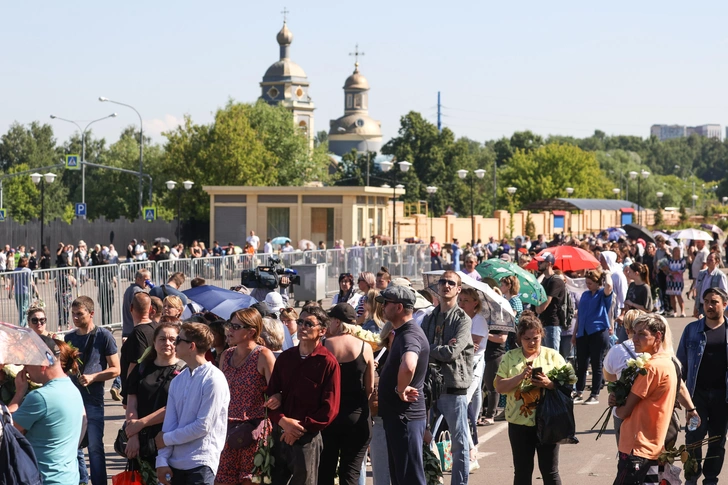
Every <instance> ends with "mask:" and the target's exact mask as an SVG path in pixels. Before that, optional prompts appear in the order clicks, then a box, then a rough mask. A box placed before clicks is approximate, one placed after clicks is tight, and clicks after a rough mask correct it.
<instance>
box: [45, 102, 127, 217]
mask: <svg viewBox="0 0 728 485" xmlns="http://www.w3.org/2000/svg"><path fill="white" fill-rule="evenodd" d="M116 116H117V114H116V113H111V114H110V115H109V116H104V117H103V118H99V119H97V120H93V121H91V122H90V123H89V124H88V125H86V128H84V129H83V130H82V129H81V125H79V124H78V123H77V122H75V121H73V120H67V119H66V118H61V117H60V116H56V115H51V119H52V120H61V121H65V122H67V123H73V124H74V125H76V127H77V128H78V131H80V132H81V202H82V203H84V204H85V203H86V133H87V132H88V129H89V127H90V126H91V125H93V124H94V123H96V122H97V121H103V120H105V119H108V118H116ZM83 218H84V219H86V216H83Z"/></svg>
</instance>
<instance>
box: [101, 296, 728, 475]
mask: <svg viewBox="0 0 728 485" xmlns="http://www.w3.org/2000/svg"><path fill="white" fill-rule="evenodd" d="M686 306H687V308H686V313H688V314H691V313H692V301H690V300H688V301H686ZM691 321H692V320H691V319H689V318H669V319H668V322H669V324H670V328H671V330H672V333H673V341H674V344H675V347H677V344H678V342H679V341H680V336H681V335H682V331H683V329H684V328H685V326H686V325H687V324H688V323H690V322H691ZM109 385H110V384H109ZM109 385H107V387H108V386H109ZM606 407H607V393H606V390H603V391H602V393H601V394H600V399H599V404H597V405H590V406H587V405H576V406H575V408H574V412H575V417H576V427H577V433H576V434H577V437H578V438H579V440H580V443H579V444H577V445H562V446H561V452H560V460H559V469H560V472H561V479H562V482H563V483H564V484H565V485H571V484H580V485H581V484H584V485H592V484H593V485H608V484H611V483H612V482H613V480H614V477H615V475H616V471H617V464H616V454H617V445H616V442H615V437H614V432H613V431H612V429H611V424H610V429H608V430H607V432H605V434H604V435H603V436H602V437H601V438H600V439H599V440H598V441H596V440H595V437H596V431H590V428H591V427H592V426H593V425H594V423H596V422H597V420H598V419H599V416H600V415H601V414H602V412H603V411H604V409H605V408H606ZM123 413H124V410H123V408H122V407H121V404H120V403H118V402H115V401H112V400H111V397H110V396H109V395H108V393H107V400H106V428H105V438H104V442H105V445H106V451H107V466H108V472H109V483H111V477H112V476H114V475H115V474H116V473H119V472H121V471H123V470H124V466H125V463H126V462H125V460H123V459H122V458H121V457H119V456H118V455H116V454H115V453H114V449H113V441H114V439H115V438H116V433H117V431H118V429H119V428H120V426H121V423H122V421H123ZM683 419H684V418H683ZM478 431H479V445H478V462H479V463H480V469H479V470H477V471H475V472H474V473H473V474H471V475H470V483H472V484H475V485H486V484H488V485H491V484H494V483H500V484H507V483H511V482H512V481H513V478H512V477H513V464H512V463H513V462H512V458H511V449H510V443H509V441H508V432H507V424H506V423H505V422H502V423H496V424H495V425H494V426H486V427H480V428H478ZM684 439H685V435H684V433H681V435H680V439H679V442H680V443H682V442H684ZM368 475H369V477H368V478H367V484H371V483H372V481H371V470H369V471H368ZM720 478H721V479H723V480H724V481H728V472H726V471H724V472H723V473H722V474H721V477H720ZM539 482H541V475H540V473H539V471H538V467H536V469H535V471H534V481H533V483H535V484H538V483H539ZM445 483H446V484H449V483H450V477H449V475H448V474H446V475H445Z"/></svg>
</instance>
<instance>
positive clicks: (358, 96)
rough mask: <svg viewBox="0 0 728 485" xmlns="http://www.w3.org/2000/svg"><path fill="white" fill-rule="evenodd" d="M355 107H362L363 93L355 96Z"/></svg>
mask: <svg viewBox="0 0 728 485" xmlns="http://www.w3.org/2000/svg"><path fill="white" fill-rule="evenodd" d="M354 108H361V94H357V95H356V96H354Z"/></svg>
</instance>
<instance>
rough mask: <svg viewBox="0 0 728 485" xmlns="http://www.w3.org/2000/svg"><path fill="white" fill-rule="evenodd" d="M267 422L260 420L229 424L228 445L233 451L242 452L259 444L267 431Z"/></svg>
mask: <svg viewBox="0 0 728 485" xmlns="http://www.w3.org/2000/svg"><path fill="white" fill-rule="evenodd" d="M265 422H266V420H265V419H263V418H258V419H249V420H247V421H242V422H238V423H234V424H228V430H227V445H228V446H229V447H230V448H232V449H233V450H240V449H243V448H247V447H249V446H252V445H253V444H254V443H257V442H258V440H259V439H260V438H261V437H262V436H263V433H264V431H265Z"/></svg>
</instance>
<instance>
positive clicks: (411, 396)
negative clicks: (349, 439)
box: [377, 286, 430, 485]
mask: <svg viewBox="0 0 728 485" xmlns="http://www.w3.org/2000/svg"><path fill="white" fill-rule="evenodd" d="M377 301H378V302H379V303H381V304H383V305H384V316H385V319H386V320H387V321H390V322H392V326H393V327H394V331H393V332H392V333H393V334H394V333H396V336H395V338H394V341H393V342H392V345H391V348H389V349H388V352H389V355H388V356H387V360H386V362H385V363H384V367H382V371H381V373H380V376H379V415H380V416H381V417H382V424H383V427H384V433H385V435H386V437H387V450H388V451H387V452H388V454H389V473H390V477H391V480H392V484H393V485H410V484H414V485H425V483H426V481H425V473H424V465H423V462H422V440H423V437H424V434H425V427H426V424H427V411H426V409H425V392H424V384H425V374H426V373H427V363H428V358H429V355H430V344H429V343H428V342H427V337H425V334H424V332H423V331H422V329H421V328H420V327H419V326H418V325H417V324H416V323H415V321H414V319H413V318H412V313H413V311H414V306H415V303H416V301H417V298H416V296H415V292H414V290H412V289H411V288H407V287H405V286H391V287H389V288H387V289H386V290H384V291H383V292H382V293H381V294H380V295H379V296H378V297H377Z"/></svg>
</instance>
